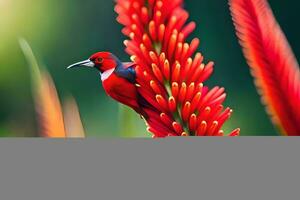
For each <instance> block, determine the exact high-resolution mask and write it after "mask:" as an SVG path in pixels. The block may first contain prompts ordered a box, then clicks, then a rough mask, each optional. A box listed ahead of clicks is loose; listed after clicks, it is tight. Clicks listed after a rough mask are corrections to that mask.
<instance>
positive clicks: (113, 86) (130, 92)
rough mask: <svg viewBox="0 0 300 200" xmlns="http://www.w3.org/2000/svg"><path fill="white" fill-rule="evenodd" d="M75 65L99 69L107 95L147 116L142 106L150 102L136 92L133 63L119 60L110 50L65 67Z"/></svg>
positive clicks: (74, 66) (147, 105)
mask: <svg viewBox="0 0 300 200" xmlns="http://www.w3.org/2000/svg"><path fill="white" fill-rule="evenodd" d="M76 67H87V68H96V69H97V70H98V71H100V75H101V81H102V85H103V88H104V90H105V92H106V94H107V95H108V96H110V97H111V98H113V99H114V100H116V101H118V102H120V103H122V104H125V105H127V106H129V107H131V108H132V109H134V110H135V111H136V112H137V113H138V114H140V115H141V116H143V117H145V118H146V117H147V114H146V113H145V112H144V110H143V108H145V107H149V106H150V104H149V103H148V102H147V101H146V100H145V99H144V98H143V97H142V96H141V95H140V94H139V93H138V90H137V83H136V72H135V67H136V65H135V64H134V63H132V62H127V63H126V62H121V61H120V60H119V59H118V58H117V57H116V56H115V55H114V54H112V53H110V52H98V53H95V54H93V55H92V56H91V57H90V58H89V59H87V60H84V61H81V62H78V63H75V64H72V65H70V66H69V67H68V68H67V69H71V68H76Z"/></svg>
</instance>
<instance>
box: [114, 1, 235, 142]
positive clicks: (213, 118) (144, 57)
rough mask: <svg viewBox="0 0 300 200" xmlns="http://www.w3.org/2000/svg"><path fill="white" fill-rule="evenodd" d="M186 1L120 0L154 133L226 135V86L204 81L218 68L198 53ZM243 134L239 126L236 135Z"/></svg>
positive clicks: (128, 47)
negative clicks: (205, 62) (184, 2)
mask: <svg viewBox="0 0 300 200" xmlns="http://www.w3.org/2000/svg"><path fill="white" fill-rule="evenodd" d="M182 3H183V1H182V0H117V5H116V7H115V11H116V12H117V13H118V14H119V16H118V18H117V20H118V22H120V23H121V24H123V25H124V26H125V27H124V28H123V30H122V32H123V33H124V34H125V35H126V36H128V37H129V38H130V39H129V40H126V41H125V45H126V52H127V53H128V54H130V55H131V59H132V61H133V62H135V63H136V64H137V67H136V74H137V82H138V84H137V86H138V91H139V93H140V94H141V95H142V96H143V97H144V99H146V100H147V101H148V102H149V103H150V104H151V106H152V108H151V109H145V110H144V111H145V112H146V114H147V115H148V118H147V119H146V121H147V124H148V126H149V128H148V130H149V131H150V132H152V133H153V134H154V137H166V136H189V135H191V136H194V135H195V136H222V135H223V130H221V128H222V125H223V124H224V122H225V121H226V120H227V119H228V118H229V117H230V115H231V113H232V110H231V109H230V108H226V109H223V106H222V103H223V102H224V100H225V98H226V94H225V93H224V88H220V87H214V88H213V89H208V87H206V86H204V85H203V82H204V81H206V80H207V79H208V78H209V76H210V75H211V74H212V72H213V65H214V63H213V62H209V63H208V64H204V63H203V56H202V55H201V53H196V54H195V52H196V50H197V48H198V46H199V39H198V38H195V39H193V40H192V41H191V43H187V42H186V38H187V37H188V36H189V35H190V34H191V33H192V32H193V31H194V29H195V27H196V24H195V23H194V22H190V23H188V24H186V22H187V19H188V16H189V14H188V12H187V11H186V10H184V9H183V8H182ZM238 134H239V129H236V130H234V131H232V132H231V134H230V135H231V136H236V135H238Z"/></svg>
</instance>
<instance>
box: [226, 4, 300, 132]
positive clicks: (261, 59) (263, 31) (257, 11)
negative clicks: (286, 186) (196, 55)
mask: <svg viewBox="0 0 300 200" xmlns="http://www.w3.org/2000/svg"><path fill="white" fill-rule="evenodd" d="M230 8H231V13H232V17H233V21H234V25H235V28H236V32H237V35H238V38H239V40H240V44H241V46H242V47H243V51H244V55H245V57H246V59H247V61H248V64H249V65H250V68H251V71H252V74H253V76H254V77H255V79H256V80H255V83H256V86H257V88H258V91H259V93H260V94H261V96H262V99H263V102H264V104H266V106H267V110H268V112H269V114H270V115H271V116H272V121H273V123H274V124H275V125H276V126H278V127H279V128H280V129H281V131H282V132H283V133H284V134H287V135H291V136H295V135H299V134H300V72H299V65H298V63H297V60H296V58H295V56H294V54H293V52H292V50H291V47H290V45H289V44H288V41H287V39H286V37H285V35H284V33H283V32H282V30H281V28H280V26H279V24H278V23H277V21H276V19H275V18H274V15H273V13H272V10H271V9H270V6H269V5H268V2H267V1H266V0H230Z"/></svg>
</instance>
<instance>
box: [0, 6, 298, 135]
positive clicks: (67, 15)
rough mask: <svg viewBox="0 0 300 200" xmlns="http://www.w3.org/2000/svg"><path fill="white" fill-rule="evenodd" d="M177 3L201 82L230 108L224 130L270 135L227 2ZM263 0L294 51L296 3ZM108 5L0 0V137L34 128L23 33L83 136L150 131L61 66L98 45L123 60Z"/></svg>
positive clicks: (83, 74)
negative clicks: (195, 49)
mask: <svg viewBox="0 0 300 200" xmlns="http://www.w3.org/2000/svg"><path fill="white" fill-rule="evenodd" d="M185 2H186V3H185V7H186V8H187V10H188V11H189V12H190V19H191V20H194V21H196V22H197V25H198V26H197V30H196V31H195V33H194V34H193V35H192V36H193V37H199V38H200V40H201V47H200V51H201V52H202V53H203V54H204V56H205V57H206V59H207V60H213V61H215V63H216V66H215V72H214V74H213V76H212V77H211V78H210V79H209V81H208V82H207V84H208V85H210V86H214V85H220V86H224V87H225V88H226V90H227V93H228V97H227V100H226V105H228V106H230V107H232V108H233V109H234V114H233V117H232V118H231V120H229V121H228V122H227V124H226V126H225V130H230V129H233V128H235V127H240V128H241V129H242V132H241V135H277V133H276V131H275V129H274V128H273V126H272V124H271V122H270V120H269V118H268V116H267V115H266V114H265V110H264V107H263V106H262V105H261V103H260V99H259V96H258V95H257V93H256V90H255V87H254V86H253V80H252V77H251V76H250V73H249V69H248V67H247V65H246V63H245V60H244V58H243V56H242V53H241V49H240V47H239V45H238V42H237V40H236V36H235V34H234V28H233V25H232V21H231V17H230V14H229V10H228V5H227V0H186V1H185ZM269 2H270V4H271V6H272V8H273V10H274V13H275V15H276V17H277V20H278V21H279V23H280V24H281V26H282V28H283V30H284V32H285V33H286V35H287V37H288V40H289V42H290V43H291V46H292V48H293V50H294V53H295V54H296V56H298V55H300V45H298V44H300V37H299V35H300V29H299V27H298V25H299V16H298V14H299V9H300V3H297V2H296V1H291V0H287V1H282V0H270V1H269ZM113 6H114V2H113V1H112V0H84V1H83V0H0V136H37V134H38V129H37V122H36V115H35V111H34V103H33V99H32V92H31V84H30V72H29V68H28V65H27V63H26V60H25V58H24V56H23V54H22V52H21V50H20V47H19V43H18V38H19V37H24V38H26V39H27V41H28V42H29V43H30V45H31V46H32V48H33V51H34V52H35V54H36V56H37V57H38V60H39V62H40V63H42V64H43V65H45V66H47V69H48V71H49V72H50V73H51V75H52V78H53V79H54V82H55V84H56V87H57V90H58V93H59V96H60V99H65V98H67V97H68V96H69V95H73V96H74V97H75V99H76V101H77V103H78V107H79V110H80V114H81V118H82V122H83V125H84V128H85V131H86V135H87V136H102V137H119V136H131V137H139V136H143V137H146V136H150V134H149V133H147V132H146V131H145V126H144V123H143V121H142V120H141V119H140V118H139V117H138V116H135V117H133V119H132V120H128V121H129V122H128V123H130V124H125V125H124V122H123V123H122V120H121V121H120V114H121V115H122V113H123V114H124V112H123V111H122V109H123V108H121V110H120V106H119V105H118V104H117V103H116V102H115V101H113V100H111V99H110V98H108V97H107V96H106V95H105V93H104V91H103V89H102V86H101V84H100V80H99V75H98V74H97V72H95V71H93V70H84V69H82V70H72V71H67V70H66V69H65V68H66V66H68V65H69V64H72V63H73V62H76V61H80V60H82V59H86V58H87V57H89V56H90V55H91V54H92V53H94V52H96V51H101V50H108V51H112V52H114V53H115V54H116V55H118V56H119V57H120V58H121V59H122V60H124V61H125V60H128V56H127V55H126V54H125V53H124V46H123V40H124V39H125V37H124V36H123V35H122V34H121V33H120V30H121V25H119V24H118V23H117V22H116V21H115V17H116V14H115V13H114V10H113ZM127 118H132V115H130V114H129V116H128V117H127Z"/></svg>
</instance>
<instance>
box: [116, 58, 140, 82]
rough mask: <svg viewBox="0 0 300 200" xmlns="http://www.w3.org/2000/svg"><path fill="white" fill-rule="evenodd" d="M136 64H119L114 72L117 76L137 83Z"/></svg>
mask: <svg viewBox="0 0 300 200" xmlns="http://www.w3.org/2000/svg"><path fill="white" fill-rule="evenodd" d="M134 65H135V64H133V63H122V64H119V65H118V66H117V67H116V69H115V71H114V72H115V73H116V74H117V76H119V77H122V78H124V79H126V80H127V81H129V82H130V83H135V78H136V73H135V70H134Z"/></svg>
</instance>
